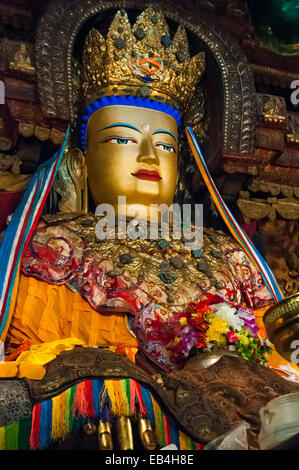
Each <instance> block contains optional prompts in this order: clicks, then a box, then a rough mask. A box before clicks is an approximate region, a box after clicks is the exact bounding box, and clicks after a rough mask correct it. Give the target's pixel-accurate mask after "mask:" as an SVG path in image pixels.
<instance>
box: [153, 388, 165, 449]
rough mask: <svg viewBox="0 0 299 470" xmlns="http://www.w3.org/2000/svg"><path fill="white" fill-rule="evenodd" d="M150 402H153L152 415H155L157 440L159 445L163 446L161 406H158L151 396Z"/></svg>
mask: <svg viewBox="0 0 299 470" xmlns="http://www.w3.org/2000/svg"><path fill="white" fill-rule="evenodd" d="M152 402H153V409H154V415H155V422H156V429H155V430H156V435H157V438H158V442H159V445H160V447H164V446H165V435H164V426H163V416H162V411H161V408H160V407H159V405H158V403H157V402H156V400H155V399H154V398H153V397H152Z"/></svg>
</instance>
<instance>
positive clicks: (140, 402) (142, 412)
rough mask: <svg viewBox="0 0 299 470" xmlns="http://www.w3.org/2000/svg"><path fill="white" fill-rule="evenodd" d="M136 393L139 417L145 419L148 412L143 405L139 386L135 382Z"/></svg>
mask: <svg viewBox="0 0 299 470" xmlns="http://www.w3.org/2000/svg"><path fill="white" fill-rule="evenodd" d="M136 393H137V397H138V401H139V412H140V416H141V417H142V418H145V417H146V416H148V411H147V408H146V406H145V403H144V401H143V397H142V392H141V386H140V384H139V383H137V382H136Z"/></svg>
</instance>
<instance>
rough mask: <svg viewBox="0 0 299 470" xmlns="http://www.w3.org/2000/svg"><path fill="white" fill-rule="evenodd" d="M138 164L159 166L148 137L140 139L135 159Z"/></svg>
mask: <svg viewBox="0 0 299 470" xmlns="http://www.w3.org/2000/svg"><path fill="white" fill-rule="evenodd" d="M137 161H138V162H144V163H149V164H151V165H159V164H160V160H159V157H158V153H157V150H156V147H155V146H154V144H153V141H152V139H151V137H150V136H148V137H145V138H143V139H142V142H141V145H140V153H139V155H138V157H137Z"/></svg>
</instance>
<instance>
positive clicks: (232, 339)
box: [227, 331, 238, 343]
mask: <svg viewBox="0 0 299 470" xmlns="http://www.w3.org/2000/svg"><path fill="white" fill-rule="evenodd" d="M227 339H228V342H229V343H235V342H236V341H238V337H237V336H236V332H235V331H229V332H228V333H227Z"/></svg>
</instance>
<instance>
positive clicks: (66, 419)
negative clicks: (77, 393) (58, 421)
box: [64, 388, 72, 434]
mask: <svg viewBox="0 0 299 470" xmlns="http://www.w3.org/2000/svg"><path fill="white" fill-rule="evenodd" d="M71 394H72V389H71V388H68V389H67V390H66V391H65V409H64V428H65V432H66V434H69V432H70V431H71V426H70V415H71V414H72V408H71V406H70V403H71Z"/></svg>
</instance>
